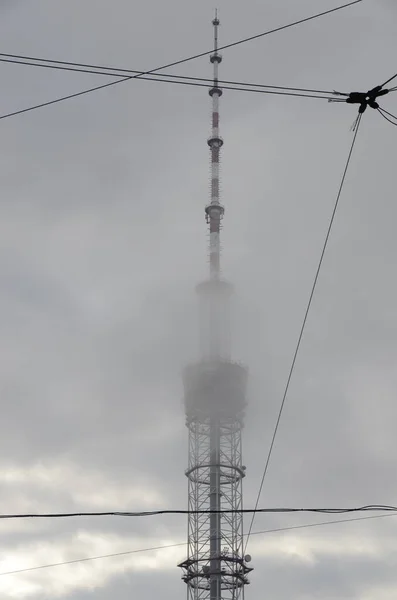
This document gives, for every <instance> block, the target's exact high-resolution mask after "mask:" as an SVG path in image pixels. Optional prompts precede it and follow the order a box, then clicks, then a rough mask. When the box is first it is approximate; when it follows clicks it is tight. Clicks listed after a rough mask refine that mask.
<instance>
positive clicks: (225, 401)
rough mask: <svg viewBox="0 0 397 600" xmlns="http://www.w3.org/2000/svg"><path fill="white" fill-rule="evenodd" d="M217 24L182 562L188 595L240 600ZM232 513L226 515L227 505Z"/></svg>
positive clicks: (237, 440)
mask: <svg viewBox="0 0 397 600" xmlns="http://www.w3.org/2000/svg"><path fill="white" fill-rule="evenodd" d="M212 24H213V27H214V52H213V54H211V56H210V60H211V63H212V65H213V69H214V80H213V86H212V88H211V89H210V90H209V94H210V96H211V99H212V132H211V137H210V138H209V139H208V145H209V148H210V155H211V199H210V202H209V204H208V205H207V206H206V207H205V217H206V221H207V224H208V226H209V235H210V247H209V257H210V273H209V278H208V279H207V280H206V281H204V282H202V283H200V284H199V285H198V286H197V292H198V296H199V302H200V345H201V360H200V361H199V362H198V363H196V364H192V365H189V366H187V367H186V368H185V370H184V373H183V383H184V390H185V412H186V426H187V428H188V431H189V458H188V468H187V470H186V476H187V478H188V508H189V513H190V514H189V516H188V557H187V559H186V560H184V561H183V562H182V563H180V564H179V565H178V566H179V567H181V568H182V571H183V575H182V579H183V580H184V581H185V583H186V584H187V592H188V600H239V599H240V598H242V597H243V590H244V586H245V585H246V584H248V583H249V581H248V574H249V572H250V571H252V568H251V567H250V566H249V561H250V557H249V556H246V557H245V556H244V555H243V550H244V545H243V514H242V508H243V494H242V480H243V479H244V477H245V466H243V463H242V449H241V433H242V429H243V421H244V411H245V407H246V399H245V396H246V385H247V376H248V373H247V370H246V368H245V367H244V366H242V365H240V364H238V363H236V362H233V361H232V360H231V358H230V353H231V343H230V318H229V310H230V308H229V305H230V298H231V295H232V293H233V288H232V285H231V284H230V283H228V282H226V281H225V280H223V279H222V277H221V268H220V229H221V220H222V219H223V216H224V212H225V211H224V207H223V206H222V205H221V203H220V194H219V158H220V150H221V148H222V145H223V140H222V138H221V137H220V133H219V99H220V97H221V95H222V90H221V88H220V87H219V85H218V67H219V64H220V63H221V61H222V57H221V55H220V54H219V52H218V28H219V24H220V23H219V19H218V17H217V15H216V16H215V19H214V20H213V21H212ZM226 510H227V511H232V512H228V513H222V512H221V511H226Z"/></svg>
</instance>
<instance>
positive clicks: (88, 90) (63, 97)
mask: <svg viewBox="0 0 397 600" xmlns="http://www.w3.org/2000/svg"><path fill="white" fill-rule="evenodd" d="M129 79H133V77H123V78H122V79H118V80H117V81H111V82H110V83H107V84H105V85H99V86H96V87H93V88H89V89H87V90H83V91H82V92H77V93H75V94H69V95H68V96H61V97H60V98H55V100H49V101H48V102H42V103H40V104H34V105H33V106H29V107H28V108H23V109H21V110H16V111H13V112H10V113H6V114H4V115H0V120H1V119H8V118H9V117H14V116H16V115H21V114H23V113H27V112H30V111H32V110H37V109H39V108H44V107H45V106H50V105H51V104H58V102H63V101H64V100H70V99H71V98H77V97H78V96H83V95H84V94H89V93H91V92H95V91H97V90H101V89H104V88H107V87H110V86H112V85H116V84H118V83H122V82H123V81H128V80H129ZM139 79H145V80H147V81H159V80H158V79H155V78H152V77H146V76H145V77H140V78H139ZM161 81H162V82H165V83H174V84H179V85H190V86H194V87H211V86H209V85H207V84H204V83H195V82H187V81H177V80H174V79H173V80H171V79H170V80H167V79H162V80H161ZM222 89H224V90H226V89H227V90H232V91H237V92H251V93H257V94H271V95H277V96H293V97H297V98H314V99H320V100H327V101H329V98H327V97H326V96H318V95H309V94H299V93H297V92H276V91H273V90H262V89H254V88H243V87H229V86H225V85H223V86H222Z"/></svg>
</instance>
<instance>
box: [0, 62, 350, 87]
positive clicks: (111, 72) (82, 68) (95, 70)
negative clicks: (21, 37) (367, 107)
mask: <svg viewBox="0 0 397 600" xmlns="http://www.w3.org/2000/svg"><path fill="white" fill-rule="evenodd" d="M0 57H8V58H0V62H4V63H12V64H16V65H25V66H30V67H41V68H45V69H60V70H63V71H72V72H75V73H87V74H89V75H105V76H107V77H125V76H126V74H127V73H128V74H138V75H139V77H138V78H137V79H146V77H144V76H143V75H141V74H142V73H143V71H139V70H136V69H135V70H133V69H119V68H116V67H115V68H112V67H102V66H98V65H89V64H83V63H73V62H68V61H60V60H52V59H46V58H37V57H34V56H20V55H17V54H4V53H0ZM14 59H17V60H14ZM32 61H36V62H32ZM153 75H155V78H148V79H149V80H150V81H156V80H157V79H158V80H159V81H162V80H163V78H168V79H177V80H181V82H182V81H199V82H205V83H208V86H209V87H212V86H213V85H214V80H213V79H209V78H208V77H189V76H187V75H171V74H169V73H153ZM166 83H170V82H169V81H166ZM218 84H226V85H233V86H243V87H254V88H265V89H274V90H280V91H281V90H285V91H289V92H305V93H309V94H310V93H312V94H324V95H326V96H333V95H337V96H347V95H348V94H345V93H341V92H335V91H329V90H317V89H307V88H296V87H288V86H280V85H266V84H263V83H251V82H250V83H247V82H244V81H228V80H222V79H219V80H218ZM229 89H230V88H229Z"/></svg>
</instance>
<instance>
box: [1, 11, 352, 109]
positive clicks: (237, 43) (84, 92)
mask: <svg viewBox="0 0 397 600" xmlns="http://www.w3.org/2000/svg"><path fill="white" fill-rule="evenodd" d="M362 1H363V0H354V2H348V3H347V4H343V5H341V6H337V7H336V8H333V9H330V10H327V11H324V12H321V13H317V14H315V15H312V16H310V17H305V18H304V19H300V20H299V21H294V22H293V23H288V24H287V25H283V26H281V27H277V28H275V29H270V30H267V31H264V32H263V33H259V34H257V35H254V36H251V37H247V38H244V39H242V40H238V41H237V42H232V43H231V44H226V45H225V46H222V47H221V48H219V49H218V50H219V51H221V50H226V49H227V48H232V47H233V46H237V45H239V44H244V43H246V42H250V41H252V40H255V39H258V38H261V37H265V36H267V35H271V34H272V33H277V32H278V31H282V30H284V29H289V28H291V27H295V26H296V25H300V24H302V23H306V22H308V21H312V20H314V19H317V18H319V17H323V16H325V15H329V14H331V13H334V12H336V11H339V10H342V9H344V8H348V7H350V6H353V5H354V4H359V3H360V2H362ZM212 52H213V49H211V50H207V51H206V52H201V53H200V54H195V55H193V56H189V57H187V58H183V59H181V60H178V61H174V62H172V63H167V64H165V65H162V66H161V67H156V68H155V69H151V70H149V71H144V72H142V73H137V74H135V75H130V76H128V77H123V78H121V79H117V80H116V81H112V82H110V83H106V84H103V85H100V86H97V87H93V88H89V89H87V90H83V91H82V92H78V93H76V94H70V95H68V96H63V97H62V98H57V99H55V100H50V101H49V102H43V103H41V104H37V105H35V106H31V107H29V108H25V109H22V110H18V111H13V112H11V113H8V114H6V115H2V116H0V119H6V118H8V117H12V116H15V115H20V114H22V113H26V112H29V111H32V110H36V109H38V108H43V107H44V106H50V105H51V104H57V103H58V102H63V101H64V100H69V99H71V98H77V97H78V96H82V95H84V94H89V93H91V92H94V91H98V90H101V89H104V88H108V87H111V86H113V85H117V84H118V83H123V82H124V81H129V80H131V79H137V78H138V77H142V76H144V75H150V74H152V73H156V72H157V71H163V70H164V69H168V68H171V67H174V66H177V65H180V64H183V63H186V62H189V61H191V60H195V59H196V58H200V57H202V56H208V55H210V54H212Z"/></svg>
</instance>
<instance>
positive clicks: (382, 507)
mask: <svg viewBox="0 0 397 600" xmlns="http://www.w3.org/2000/svg"><path fill="white" fill-rule="evenodd" d="M372 511H380V512H394V511H397V507H396V506H388V505H386V504H367V505H366V506H360V507H354V508H287V507H286V508H284V507H280V508H279V507H277V508H258V507H257V506H255V508H244V509H243V510H240V509H238V510H237V509H236V510H233V509H229V510H174V509H170V510H148V511H139V512H138V511H136V512H132V511H104V512H70V513H25V514H0V520H2V519H3V520H5V519H62V518H69V517H154V516H158V515H204V514H205V515H207V514H221V515H225V514H233V513H239V514H240V513H245V514H250V513H254V514H256V513H304V512H307V513H321V514H329V515H336V514H346V513H354V512H372Z"/></svg>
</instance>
